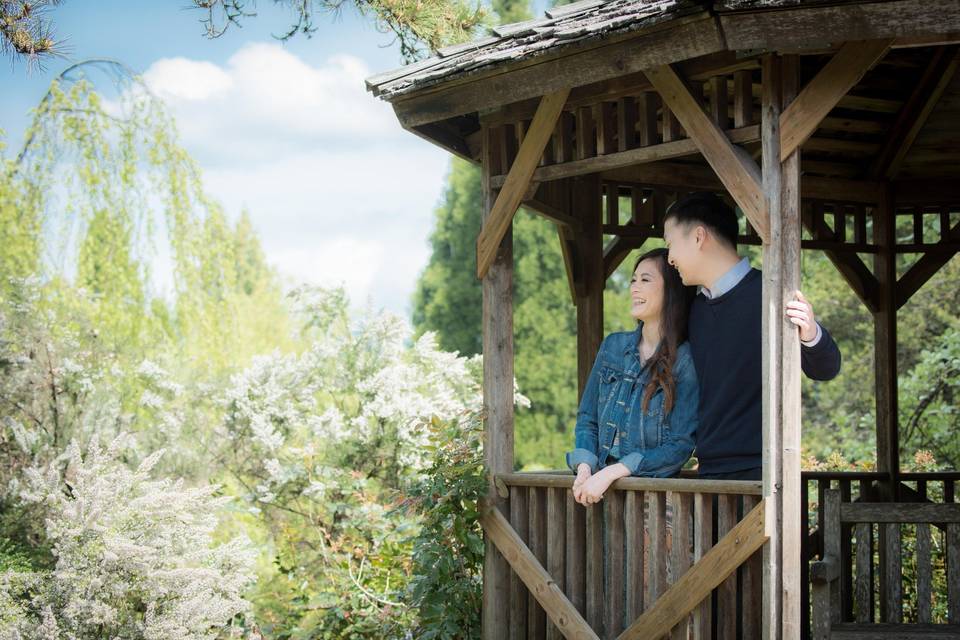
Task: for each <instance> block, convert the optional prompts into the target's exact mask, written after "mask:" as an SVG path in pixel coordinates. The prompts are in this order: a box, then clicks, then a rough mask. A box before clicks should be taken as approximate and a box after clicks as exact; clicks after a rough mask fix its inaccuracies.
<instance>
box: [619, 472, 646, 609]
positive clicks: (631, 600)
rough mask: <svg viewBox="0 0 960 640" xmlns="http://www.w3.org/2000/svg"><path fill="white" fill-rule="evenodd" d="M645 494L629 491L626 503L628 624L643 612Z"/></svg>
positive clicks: (624, 518)
mask: <svg viewBox="0 0 960 640" xmlns="http://www.w3.org/2000/svg"><path fill="white" fill-rule="evenodd" d="M643 505H644V494H643V492H642V491H627V495H626V502H625V504H624V515H623V520H624V536H625V543H626V553H627V574H626V577H625V582H626V588H627V625H630V624H632V623H633V621H634V620H636V619H637V617H638V616H639V615H640V614H641V613H643V576H644V570H643V551H644V548H645V547H646V544H645V543H644V528H643Z"/></svg>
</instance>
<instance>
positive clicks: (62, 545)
mask: <svg viewBox="0 0 960 640" xmlns="http://www.w3.org/2000/svg"><path fill="white" fill-rule="evenodd" d="M128 449H129V439H128V438H127V437H126V436H121V437H118V438H117V439H115V440H114V441H113V442H112V443H111V444H110V445H109V446H108V447H107V448H106V449H101V448H100V446H98V445H96V444H93V445H91V446H90V448H89V450H88V451H87V455H86V457H84V456H82V455H81V451H80V448H79V447H78V446H77V445H76V444H71V445H70V446H69V447H68V449H67V451H66V453H65V454H64V456H62V457H61V458H60V459H58V460H56V461H55V462H54V463H53V464H50V465H48V466H47V467H46V468H32V469H29V470H28V471H27V473H26V480H25V482H24V484H23V486H22V489H21V497H22V499H23V500H24V501H25V502H27V503H32V504H36V505H41V506H42V509H43V513H44V515H45V525H46V526H45V533H46V537H47V540H48V541H49V544H50V548H51V551H52V555H53V558H54V565H53V567H51V568H50V569H49V570H46V571H22V570H21V571H7V572H4V574H3V577H2V580H0V630H2V633H3V634H4V635H2V637H9V638H23V639H24V640H33V639H36V640H60V639H61V638H62V639H63V640H67V639H73V638H124V639H139V638H143V639H144V640H168V639H170V638H182V639H197V640H199V639H206V638H209V639H213V638H217V637H221V636H223V635H224V634H225V633H226V634H227V635H232V634H230V632H229V627H230V623H231V621H233V620H234V619H237V618H238V616H242V615H243V614H244V613H245V612H247V611H248V610H249V608H250V603H249V602H248V601H246V600H245V599H244V597H243V593H244V590H245V589H246V588H247V587H248V586H249V584H250V582H251V581H252V578H253V572H252V567H253V561H254V553H253V550H252V548H251V546H250V544H249V541H247V540H244V539H242V538H235V539H233V540H230V541H228V542H225V543H222V544H214V540H213V535H214V530H215V529H216V526H217V514H218V513H219V512H220V510H221V508H222V506H223V504H224V502H225V501H227V500H229V498H226V497H216V496H215V495H214V494H215V492H216V488H215V487H212V486H204V487H192V488H191V487H185V486H184V484H183V482H182V481H180V480H177V481H171V480H168V479H159V480H154V479H151V478H150V471H151V469H152V468H153V466H154V465H155V464H156V462H157V460H158V459H159V458H160V456H161V455H162V451H158V452H156V453H154V454H152V455H151V456H149V457H147V458H146V459H145V460H144V461H143V462H141V463H140V465H139V466H138V467H137V468H136V469H131V468H129V467H128V466H127V465H126V464H124V463H123V462H121V461H120V460H119V457H120V456H121V455H122V454H123V453H124V452H125V451H127V450H128ZM61 462H65V463H66V467H65V470H63V471H61V468H62V467H63V465H62V464H60V463H61Z"/></svg>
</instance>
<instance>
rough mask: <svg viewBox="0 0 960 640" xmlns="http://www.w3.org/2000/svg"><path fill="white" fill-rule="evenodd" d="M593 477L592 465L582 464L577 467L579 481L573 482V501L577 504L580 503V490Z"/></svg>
mask: <svg viewBox="0 0 960 640" xmlns="http://www.w3.org/2000/svg"><path fill="white" fill-rule="evenodd" d="M591 475H592V474H591V471H590V465H588V464H586V463H584V462H581V463H580V464H579V465H578V466H577V479H576V480H574V481H573V499H574V500H576V501H577V502H580V489H581V488H582V487H583V483H584V482H586V481H587V480H589V479H590V476H591Z"/></svg>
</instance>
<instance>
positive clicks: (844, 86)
mask: <svg viewBox="0 0 960 640" xmlns="http://www.w3.org/2000/svg"><path fill="white" fill-rule="evenodd" d="M891 44H893V40H868V41H863V42H848V43H846V44H845V45H843V47H841V48H840V50H839V51H838V52H837V54H836V55H835V56H833V58H831V60H830V62H828V63H827V64H826V66H825V67H824V68H823V69H821V70H820V72H819V73H818V74H817V76H816V77H815V78H814V79H813V80H811V81H810V82H809V83H808V84H807V86H805V87H804V88H803V90H802V91H801V92H800V93H799V95H797V97H796V99H795V100H793V102H791V103H790V105H789V106H788V107H787V108H786V109H784V110H783V113H781V114H780V161H781V162H783V161H784V160H786V159H787V158H788V157H790V154H791V153H793V152H794V151H795V150H796V149H797V148H798V147H799V146H800V145H802V144H803V143H804V142H806V140H807V138H809V137H810V136H812V135H813V132H814V131H816V130H817V127H819V126H820V123H821V122H823V119H824V118H825V117H826V115H827V114H828V113H830V111H831V110H832V109H833V108H834V107H835V106H837V103H838V102H840V99H841V98H843V97H844V96H845V95H847V92H848V91H850V89H852V88H853V87H854V86H855V85H856V84H857V83H858V82H860V79H861V78H863V76H864V74H866V73H867V71H869V70H870V68H871V67H873V65H875V64H876V63H877V62H879V61H880V59H881V58H883V56H884V55H886V53H887V51H889V49H890V45H891Z"/></svg>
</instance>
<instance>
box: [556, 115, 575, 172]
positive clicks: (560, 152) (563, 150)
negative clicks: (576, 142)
mask: <svg viewBox="0 0 960 640" xmlns="http://www.w3.org/2000/svg"><path fill="white" fill-rule="evenodd" d="M573 129H574V123H573V114H572V113H570V112H569V111H564V112H562V113H561V114H560V117H559V118H557V124H556V126H555V127H554V130H553V159H554V162H556V163H558V164H560V163H563V162H570V161H571V160H573Z"/></svg>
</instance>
